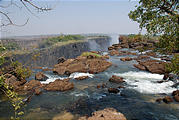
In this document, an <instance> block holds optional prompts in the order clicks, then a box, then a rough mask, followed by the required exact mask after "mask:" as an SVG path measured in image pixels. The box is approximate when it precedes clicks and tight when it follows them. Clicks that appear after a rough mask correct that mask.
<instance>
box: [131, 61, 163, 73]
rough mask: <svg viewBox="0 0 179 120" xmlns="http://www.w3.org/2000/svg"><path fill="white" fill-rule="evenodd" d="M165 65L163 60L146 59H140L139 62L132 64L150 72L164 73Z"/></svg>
mask: <svg viewBox="0 0 179 120" xmlns="http://www.w3.org/2000/svg"><path fill="white" fill-rule="evenodd" d="M165 65H166V63H165V62H161V61H157V60H146V61H140V62H139V64H134V67H136V68H138V69H140V70H145V71H149V72H151V73H157V74H164V73H166V70H165Z"/></svg>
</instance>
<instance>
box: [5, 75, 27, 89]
mask: <svg viewBox="0 0 179 120" xmlns="http://www.w3.org/2000/svg"><path fill="white" fill-rule="evenodd" d="M4 77H5V83H6V84H7V85H8V86H10V87H13V89H14V90H17V89H19V87H20V86H22V85H23V84H25V83H26V82H27V81H26V80H25V79H24V80H23V79H22V80H20V81H19V80H18V78H17V77H15V76H14V75H11V74H5V75H4Z"/></svg>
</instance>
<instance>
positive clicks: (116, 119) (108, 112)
mask: <svg viewBox="0 0 179 120" xmlns="http://www.w3.org/2000/svg"><path fill="white" fill-rule="evenodd" d="M78 120H127V119H126V117H125V116H124V115H123V114H122V113H120V112H117V110H116V109H114V108H106V109H104V110H99V111H96V112H94V113H93V114H92V116H91V117H86V116H85V117H80V118H79V119H78Z"/></svg>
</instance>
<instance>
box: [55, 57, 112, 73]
mask: <svg viewBox="0 0 179 120" xmlns="http://www.w3.org/2000/svg"><path fill="white" fill-rule="evenodd" d="M111 65H112V63H111V62H108V61H106V60H105V59H102V58H91V59H90V58H87V57H82V56H79V57H77V58H75V59H68V60H66V61H64V62H63V63H59V64H57V65H55V66H54V69H53V72H54V73H57V74H59V75H70V74H71V73H74V72H83V73H87V72H88V73H91V74H97V73H99V72H103V71H105V70H106V69H107V68H109V67H110V66H111Z"/></svg>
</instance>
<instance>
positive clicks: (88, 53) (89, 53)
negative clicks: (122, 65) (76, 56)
mask: <svg viewBox="0 0 179 120" xmlns="http://www.w3.org/2000/svg"><path fill="white" fill-rule="evenodd" d="M81 56H83V57H88V56H95V57H97V58H100V57H102V56H101V55H99V54H96V53H92V52H83V53H82V54H81Z"/></svg>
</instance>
